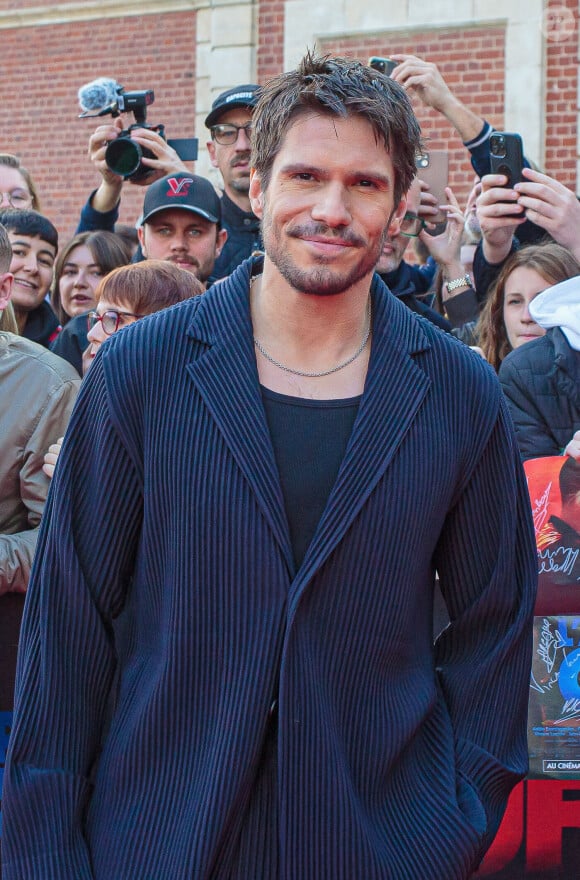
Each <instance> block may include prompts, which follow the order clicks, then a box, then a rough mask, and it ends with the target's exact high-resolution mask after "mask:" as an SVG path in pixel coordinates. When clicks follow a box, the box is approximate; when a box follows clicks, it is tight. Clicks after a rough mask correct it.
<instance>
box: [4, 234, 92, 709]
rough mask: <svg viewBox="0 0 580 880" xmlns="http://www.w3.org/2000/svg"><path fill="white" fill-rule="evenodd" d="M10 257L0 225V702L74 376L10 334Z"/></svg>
mask: <svg viewBox="0 0 580 880" xmlns="http://www.w3.org/2000/svg"><path fill="white" fill-rule="evenodd" d="M11 257H12V248H11V245H10V240H9V238H8V235H7V233H6V230H5V229H4V227H3V226H0V438H1V442H0V710H2V709H9V708H11V699H12V683H13V674H14V664H15V652H16V644H17V641H18V630H19V625H20V617H21V615H22V606H23V602H24V593H25V591H26V588H27V586H28V579H29V576H30V568H31V565H32V560H33V557H34V551H35V548H36V540H37V537H38V527H39V525H40V519H41V516H42V512H43V509H44V503H45V501H46V495H47V492H48V487H49V486H50V480H49V478H48V477H47V476H46V474H45V473H44V472H43V470H42V465H43V460H44V453H45V452H46V450H47V449H48V447H49V445H50V444H51V443H53V442H54V441H55V440H56V439H57V438H58V437H60V436H61V435H62V434H64V432H65V429H66V426H67V424H68V420H69V417H70V414H71V410H72V406H73V403H74V401H75V398H76V395H77V391H78V387H79V384H80V379H79V376H78V373H77V372H76V370H75V369H74V368H73V367H72V366H71V365H70V364H69V363H67V362H66V361H64V360H63V359H62V358H59V357H57V355H55V354H52V352H50V351H48V349H46V348H44V347H43V346H41V345H37V344H36V343H35V342H32V341H31V340H29V339H25V338H24V337H22V336H18V335H17V332H16V323H15V320H14V315H13V312H12V308H11V307H10V305H9V303H10V295H11V290H12V275H11V273H10V272H9V271H8V270H9V267H10V261H11Z"/></svg>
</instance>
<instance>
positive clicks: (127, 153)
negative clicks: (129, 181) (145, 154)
mask: <svg viewBox="0 0 580 880" xmlns="http://www.w3.org/2000/svg"><path fill="white" fill-rule="evenodd" d="M141 156H142V152H141V147H140V146H139V144H136V143H135V141H132V140H131V138H125V137H118V138H116V140H114V141H111V143H110V144H109V146H108V147H107V149H106V151H105V162H106V163H107V166H108V167H109V168H110V169H111V171H113V172H114V173H115V174H119V175H120V176H121V177H130V176H131V175H132V174H134V173H135V172H136V171H137V169H138V168H139V165H140V164H141Z"/></svg>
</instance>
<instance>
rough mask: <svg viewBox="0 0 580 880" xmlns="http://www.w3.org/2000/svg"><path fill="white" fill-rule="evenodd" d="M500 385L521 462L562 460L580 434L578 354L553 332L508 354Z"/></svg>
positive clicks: (556, 328) (556, 331)
mask: <svg viewBox="0 0 580 880" xmlns="http://www.w3.org/2000/svg"><path fill="white" fill-rule="evenodd" d="M499 380H500V382H501V385H502V388H503V391H504V393H505V395H506V397H507V399H508V404H509V408H510V411H511V414H512V418H513V420H514V424H515V427H516V433H517V438H518V444H519V447H520V452H521V453H522V456H523V458H539V457H541V456H543V455H560V454H561V453H562V452H563V450H564V448H565V447H566V446H567V444H568V443H569V442H570V440H571V439H572V436H573V434H574V432H575V431H578V430H579V429H580V352H579V351H574V349H572V348H571V347H570V346H569V345H568V341H567V339H566V337H565V336H564V334H563V333H562V331H561V330H560V328H559V327H554V328H552V329H551V330H548V332H547V333H546V335H545V336H542V337H541V338H540V339H533V340H532V341H531V342H526V344H525V345H522V346H521V347H520V348H516V349H515V351H512V352H510V354H509V355H508V356H507V357H506V359H505V360H504V361H503V363H502V365H501V367H500V371H499Z"/></svg>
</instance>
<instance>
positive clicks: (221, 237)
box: [215, 229, 228, 260]
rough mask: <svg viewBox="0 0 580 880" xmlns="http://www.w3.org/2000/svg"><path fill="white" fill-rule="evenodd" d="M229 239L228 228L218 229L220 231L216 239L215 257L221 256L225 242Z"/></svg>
mask: <svg viewBox="0 0 580 880" xmlns="http://www.w3.org/2000/svg"><path fill="white" fill-rule="evenodd" d="M227 240H228V231H227V229H218V233H217V235H216V239H215V258H216V260H217V258H218V257H219V255H220V254H221V252H222V250H223V247H224V244H225V243H226V241H227Z"/></svg>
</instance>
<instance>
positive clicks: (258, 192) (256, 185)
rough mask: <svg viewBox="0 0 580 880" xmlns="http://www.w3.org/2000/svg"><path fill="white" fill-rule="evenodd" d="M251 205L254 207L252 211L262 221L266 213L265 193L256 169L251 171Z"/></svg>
mask: <svg viewBox="0 0 580 880" xmlns="http://www.w3.org/2000/svg"><path fill="white" fill-rule="evenodd" d="M249 195H250V205H251V206H252V211H253V212H254V214H255V215H256V217H259V218H260V220H261V219H262V214H263V213H264V193H263V191H262V180H261V178H260V175H259V174H258V173H257V171H256V169H255V168H252V169H251V171H250V193H249Z"/></svg>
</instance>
